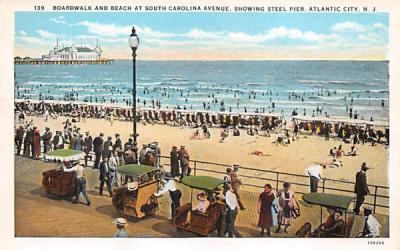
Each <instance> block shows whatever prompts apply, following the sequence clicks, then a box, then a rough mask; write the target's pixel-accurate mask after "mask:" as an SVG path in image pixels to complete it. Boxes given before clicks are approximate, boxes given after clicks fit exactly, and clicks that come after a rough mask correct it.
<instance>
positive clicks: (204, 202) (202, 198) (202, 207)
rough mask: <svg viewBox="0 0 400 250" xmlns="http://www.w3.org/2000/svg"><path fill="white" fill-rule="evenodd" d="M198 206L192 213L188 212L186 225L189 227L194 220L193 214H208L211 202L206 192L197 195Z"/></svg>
mask: <svg viewBox="0 0 400 250" xmlns="http://www.w3.org/2000/svg"><path fill="white" fill-rule="evenodd" d="M196 199H197V201H198V202H197V204H196V205H195V206H193V207H192V209H191V211H189V212H188V215H187V218H186V222H185V225H186V226H188V225H190V220H191V218H192V213H193V212H195V213H199V212H200V213H203V214H204V213H206V212H207V209H208V207H209V206H210V201H209V200H208V199H207V194H206V193H204V192H201V193H199V194H197V197H196Z"/></svg>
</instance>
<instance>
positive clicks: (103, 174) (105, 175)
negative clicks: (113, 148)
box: [99, 156, 112, 197]
mask: <svg viewBox="0 0 400 250" xmlns="http://www.w3.org/2000/svg"><path fill="white" fill-rule="evenodd" d="M99 181H100V186H99V195H103V187H104V183H105V184H106V186H107V189H108V192H109V194H110V197H112V190H111V178H110V166H109V165H108V158H107V157H106V156H103V162H102V163H101V164H100V176H99Z"/></svg>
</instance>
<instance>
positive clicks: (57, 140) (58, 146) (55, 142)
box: [53, 131, 64, 150]
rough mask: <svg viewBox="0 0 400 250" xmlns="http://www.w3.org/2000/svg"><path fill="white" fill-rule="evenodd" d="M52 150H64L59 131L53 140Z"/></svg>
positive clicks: (62, 139)
mask: <svg viewBox="0 0 400 250" xmlns="http://www.w3.org/2000/svg"><path fill="white" fill-rule="evenodd" d="M53 148H54V150H57V149H63V148H64V137H62V132H61V131H56V135H55V136H54V138H53Z"/></svg>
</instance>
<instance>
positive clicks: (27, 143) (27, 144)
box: [24, 128, 33, 157]
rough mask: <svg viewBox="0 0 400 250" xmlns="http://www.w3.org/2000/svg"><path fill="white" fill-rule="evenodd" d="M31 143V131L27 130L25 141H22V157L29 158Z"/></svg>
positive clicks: (30, 129)
mask: <svg viewBox="0 0 400 250" xmlns="http://www.w3.org/2000/svg"><path fill="white" fill-rule="evenodd" d="M32 141H33V129H32V128H28V129H27V131H26V135H25V139H24V156H25V157H30V156H31V147H32Z"/></svg>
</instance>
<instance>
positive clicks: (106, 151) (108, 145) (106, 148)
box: [103, 136, 113, 158]
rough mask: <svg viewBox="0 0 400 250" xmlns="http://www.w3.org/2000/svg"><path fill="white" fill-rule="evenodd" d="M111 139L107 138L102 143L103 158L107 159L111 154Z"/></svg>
mask: <svg viewBox="0 0 400 250" xmlns="http://www.w3.org/2000/svg"><path fill="white" fill-rule="evenodd" d="M112 145H113V143H112V137H111V136H109V137H107V141H105V142H104V147H103V157H104V156H106V157H107V158H110V156H111V152H112Z"/></svg>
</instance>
